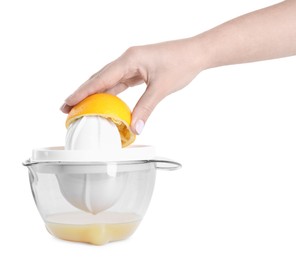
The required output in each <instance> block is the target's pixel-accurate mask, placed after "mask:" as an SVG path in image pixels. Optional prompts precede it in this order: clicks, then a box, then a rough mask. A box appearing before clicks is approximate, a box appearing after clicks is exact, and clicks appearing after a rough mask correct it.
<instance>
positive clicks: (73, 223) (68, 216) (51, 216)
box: [23, 94, 181, 245]
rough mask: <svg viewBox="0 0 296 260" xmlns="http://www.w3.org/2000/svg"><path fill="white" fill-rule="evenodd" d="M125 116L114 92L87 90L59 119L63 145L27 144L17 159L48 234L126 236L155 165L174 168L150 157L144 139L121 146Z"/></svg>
mask: <svg viewBox="0 0 296 260" xmlns="http://www.w3.org/2000/svg"><path fill="white" fill-rule="evenodd" d="M106 100H109V102H106ZM90 104H91V106H90ZM98 104H100V105H98ZM116 104H117V106H118V107H117V111H115V112H116V113H114V110H116V108H115V109H114V105H116ZM118 104H119V105H118ZM102 106H104V109H105V110H102ZM106 107H107V109H106ZM94 108H95V110H94ZM73 111H74V112H73ZM81 111H87V113H86V114H81ZM102 111H103V112H104V113H105V114H102ZM110 111H111V112H110ZM122 111H125V112H126V113H125V114H123V113H122ZM71 113H72V114H71ZM77 115H78V116H77ZM106 115H108V117H107V116H106ZM110 115H111V119H112V120H111V119H110ZM128 116H130V112H129V110H128V107H127V106H126V105H125V104H124V103H123V102H122V101H121V100H119V98H117V97H115V96H112V95H109V94H95V95H93V96H90V97H88V98H86V99H85V100H84V101H82V102H81V103H79V104H78V105H77V106H76V107H74V109H72V110H71V112H70V114H69V115H68V119H69V118H70V119H71V118H74V119H75V120H72V121H69V120H68V119H67V124H68V131H67V135H66V142H65V147H47V148H38V149H34V150H33V152H32V155H31V158H30V159H28V160H27V161H25V162H24V163H23V164H24V165H25V166H27V167H28V169H29V179H30V185H31V190H32V194H33V197H34V200H35V204H36V206H37V209H38V210H39V213H40V214H41V217H42V218H43V220H44V222H45V225H46V228H47V230H48V231H49V232H50V233H51V234H53V235H54V236H56V237H58V238H61V239H64V240H70V241H76V242H87V243H91V244H95V245H102V244H105V243H108V242H111V241H117V240H122V239H125V238H127V237H129V236H130V235H131V234H132V233H133V232H134V231H135V230H136V228H137V226H138V225H139V223H140V222H141V220H142V218H143V217H144V214H145V212H146V210H147V208H148V205H149V203H150V200H151V196H152V193H153V188H154V183H155V177H156V170H157V169H160V170H176V169H178V168H180V167H181V165H180V164H179V163H177V162H175V161H172V160H169V159H166V158H160V157H156V155H155V151H154V148H153V147H151V146H144V145H129V144H130V143H131V142H133V140H134V139H135V136H134V135H133V133H132V132H131V131H130V129H129V126H128V123H127V121H129V120H130V119H129V118H128ZM114 118H115V119H114ZM123 119H125V121H124V120H123ZM69 122H70V123H69ZM129 122H130V121H129ZM125 146H127V147H125ZM123 147H125V148H123Z"/></svg>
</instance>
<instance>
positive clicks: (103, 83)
mask: <svg viewBox="0 0 296 260" xmlns="http://www.w3.org/2000/svg"><path fill="white" fill-rule="evenodd" d="M124 69H125V68H124V67H123V66H120V65H119V63H118V62H116V61H115V62H112V63H110V64H109V65H107V66H106V67H104V68H103V69H102V70H101V71H99V72H98V73H96V74H94V75H93V76H92V77H91V78H90V79H89V80H87V81H86V82H85V83H83V84H82V85H81V86H80V87H79V88H78V89H77V90H76V91H75V92H74V93H73V94H72V95H70V96H69V97H68V98H67V99H66V100H65V104H64V105H63V106H62V107H61V110H62V111H63V112H65V113H67V111H68V108H69V107H72V106H74V105H76V104H77V103H79V102H80V101H81V100H83V99H85V98H86V97H87V96H89V95H92V94H95V93H99V92H104V91H105V90H107V89H109V88H112V87H113V86H115V85H116V84H117V83H118V82H119V81H120V80H121V78H122V77H123V72H124Z"/></svg>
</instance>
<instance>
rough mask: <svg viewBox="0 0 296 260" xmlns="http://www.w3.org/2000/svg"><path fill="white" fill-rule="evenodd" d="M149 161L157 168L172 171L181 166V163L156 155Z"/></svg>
mask: <svg viewBox="0 0 296 260" xmlns="http://www.w3.org/2000/svg"><path fill="white" fill-rule="evenodd" d="M150 162H153V163H155V167H156V169H158V170H166V171H174V170H178V169H180V168H181V167H182V164H180V163H178V162H175V161H173V160H171V159H168V158H164V157H156V158H154V159H152V160H150Z"/></svg>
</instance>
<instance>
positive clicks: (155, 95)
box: [131, 86, 163, 135]
mask: <svg viewBox="0 0 296 260" xmlns="http://www.w3.org/2000/svg"><path fill="white" fill-rule="evenodd" d="M156 90H157V88H156V86H148V87H147V89H146V91H145V93H144V94H143V95H142V97H141V98H140V99H139V101H138V103H137V104H136V106H135V108H134V110H133V116H132V123H131V128H132V131H133V132H134V133H135V134H138V135H139V134H141V132H142V131H143V129H144V126H145V123H146V121H147V119H148V118H149V116H150V114H151V113H152V111H153V110H154V108H155V107H156V105H157V104H158V103H159V102H160V101H161V100H162V99H163V97H162V95H160V94H159V92H157V91H156Z"/></svg>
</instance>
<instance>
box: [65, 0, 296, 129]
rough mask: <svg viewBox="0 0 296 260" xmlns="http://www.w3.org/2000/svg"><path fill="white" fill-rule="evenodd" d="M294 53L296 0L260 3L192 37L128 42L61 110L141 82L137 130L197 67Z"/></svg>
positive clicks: (134, 116)
mask: <svg viewBox="0 0 296 260" xmlns="http://www.w3.org/2000/svg"><path fill="white" fill-rule="evenodd" d="M292 55H296V0H287V1H283V2H281V3H278V4H276V5H273V6H270V7H267V8H264V9H260V10H257V11H254V12H251V13H248V14H245V15H243V16H240V17H238V18H235V19H233V20H230V21H228V22H226V23H224V24H221V25H219V26H217V27H215V28H213V29H211V30H209V31H206V32H203V33H201V34H199V35H196V36H194V37H191V38H186V39H181V40H176V41H169V42H163V43H157V44H152V45H145V46H135V47H131V48H129V49H128V50H127V51H126V52H124V53H123V54H122V55H121V56H120V57H119V58H118V59H116V60H114V61H113V62H111V63H109V64H107V65H106V66H105V67H104V68H102V69H101V70H100V71H98V72H97V73H95V74H94V75H93V76H92V77H91V78H90V79H88V80H87V81H86V82H84V83H83V84H82V85H81V86H80V87H79V88H78V89H77V90H76V91H75V92H74V93H73V94H72V95H70V96H69V97H68V98H67V99H66V100H65V103H64V104H63V106H62V107H61V110H62V111H63V112H64V113H68V112H69V111H70V110H71V107H72V106H74V105H75V104H77V103H79V102H80V101H81V100H83V99H84V98H86V97H87V96H89V95H91V94H94V93H99V92H108V93H112V94H115V95H116V94H119V93H120V92H122V91H124V90H125V89H127V88H129V87H133V86H136V85H139V84H142V83H145V84H146V86H147V88H146V91H145V93H144V94H143V95H142V97H141V98H140V99H139V101H138V103H137V104H136V106H135V108H134V110H133V114H132V124H131V126H132V130H133V131H134V132H135V133H136V134H140V133H141V131H142V130H143V127H144V125H145V122H146V121H147V119H148V117H149V116H150V114H151V113H152V111H153V109H154V108H155V107H156V105H157V104H158V103H159V102H160V101H161V100H162V99H163V98H165V97H166V96H167V95H169V94H171V93H173V92H176V91H178V90H180V89H182V88H183V87H185V86H186V85H188V84H189V83H190V82H191V81H192V80H193V79H194V78H195V77H196V76H197V75H198V74H199V73H200V72H201V71H203V70H206V69H209V68H215V67H219V66H224V65H230V64H239V63H247V62H254V61H261V60H267V59H276V58H281V57H287V56H292Z"/></svg>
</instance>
